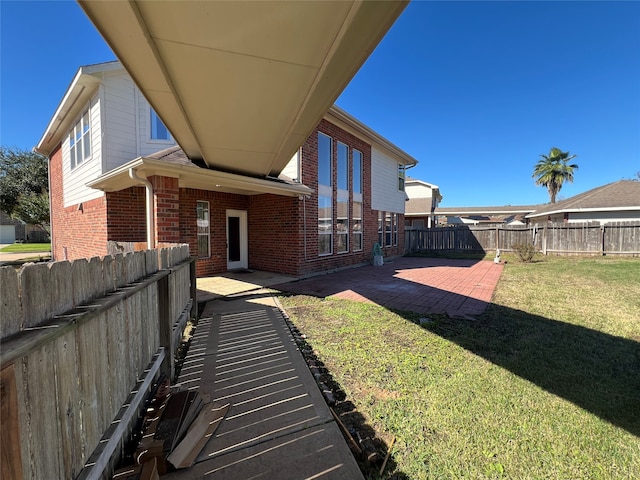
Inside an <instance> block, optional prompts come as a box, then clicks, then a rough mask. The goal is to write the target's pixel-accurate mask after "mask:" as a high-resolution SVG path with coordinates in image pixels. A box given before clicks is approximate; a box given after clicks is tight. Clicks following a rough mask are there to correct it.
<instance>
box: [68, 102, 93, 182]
mask: <svg viewBox="0 0 640 480" xmlns="http://www.w3.org/2000/svg"><path fill="white" fill-rule="evenodd" d="M69 157H70V166H71V170H73V169H74V168H76V167H77V166H78V165H80V164H81V163H82V162H84V161H85V160H88V159H89V158H91V120H90V118H89V109H87V110H85V112H84V113H83V114H82V116H81V117H80V120H78V122H77V123H76V124H75V125H74V126H73V128H72V129H71V132H70V133H69Z"/></svg>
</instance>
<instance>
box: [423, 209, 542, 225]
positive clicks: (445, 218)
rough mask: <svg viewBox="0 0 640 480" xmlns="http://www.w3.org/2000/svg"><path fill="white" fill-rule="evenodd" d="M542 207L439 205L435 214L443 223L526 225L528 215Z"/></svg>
mask: <svg viewBox="0 0 640 480" xmlns="http://www.w3.org/2000/svg"><path fill="white" fill-rule="evenodd" d="M540 207H541V205H503V206H491V207H438V208H437V209H436V211H435V215H436V216H437V217H438V222H439V223H440V224H441V225H462V224H465V225H479V224H485V225H524V224H526V220H525V219H526V216H527V215H528V214H530V213H532V212H535V211H536V209H538V208H540Z"/></svg>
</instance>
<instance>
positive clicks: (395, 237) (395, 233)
mask: <svg viewBox="0 0 640 480" xmlns="http://www.w3.org/2000/svg"><path fill="white" fill-rule="evenodd" d="M399 219H400V215H399V214H397V213H392V214H391V221H392V222H393V246H394V247H397V246H398V220H399Z"/></svg>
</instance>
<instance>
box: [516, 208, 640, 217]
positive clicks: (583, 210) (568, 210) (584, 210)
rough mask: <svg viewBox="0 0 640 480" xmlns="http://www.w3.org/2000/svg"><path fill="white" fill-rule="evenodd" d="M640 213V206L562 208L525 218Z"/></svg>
mask: <svg viewBox="0 0 640 480" xmlns="http://www.w3.org/2000/svg"><path fill="white" fill-rule="evenodd" d="M635 210H638V211H640V205H637V206H629V207H591V208H561V209H558V210H551V211H548V212H539V213H538V212H533V213H530V214H529V215H526V216H525V218H536V217H544V216H545V215H557V214H560V213H590V212H623V211H635Z"/></svg>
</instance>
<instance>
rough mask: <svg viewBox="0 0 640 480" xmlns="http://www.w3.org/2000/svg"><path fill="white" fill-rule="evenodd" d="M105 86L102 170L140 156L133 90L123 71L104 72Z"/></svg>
mask: <svg viewBox="0 0 640 480" xmlns="http://www.w3.org/2000/svg"><path fill="white" fill-rule="evenodd" d="M102 84H103V86H104V105H105V108H104V115H103V121H104V125H105V128H104V138H105V148H104V150H103V154H104V162H103V163H104V168H105V170H104V172H103V173H106V172H108V171H110V170H113V169H114V168H117V167H119V166H120V165H123V164H125V163H127V162H128V161H130V160H133V159H134V158H137V157H138V156H139V153H138V148H137V140H136V116H135V90H136V86H135V84H134V83H133V81H132V80H131V78H129V76H128V75H127V74H126V73H123V72H120V73H116V74H111V75H105V78H104V79H103V81H102Z"/></svg>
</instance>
